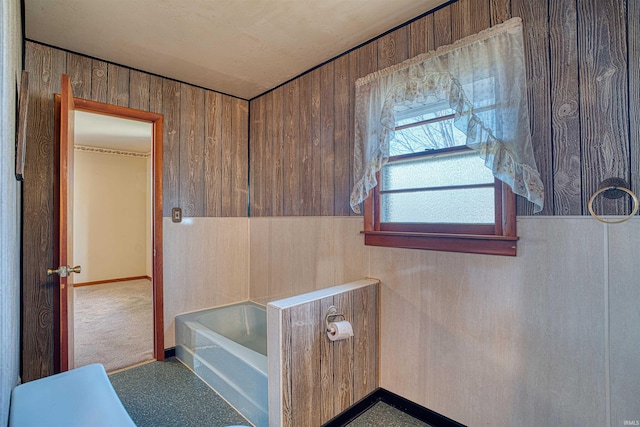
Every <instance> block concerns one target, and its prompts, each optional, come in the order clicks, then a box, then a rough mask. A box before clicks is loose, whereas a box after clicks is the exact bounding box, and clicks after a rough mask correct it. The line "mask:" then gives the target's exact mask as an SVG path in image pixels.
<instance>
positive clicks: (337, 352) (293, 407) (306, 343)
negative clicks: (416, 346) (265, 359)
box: [267, 280, 379, 427]
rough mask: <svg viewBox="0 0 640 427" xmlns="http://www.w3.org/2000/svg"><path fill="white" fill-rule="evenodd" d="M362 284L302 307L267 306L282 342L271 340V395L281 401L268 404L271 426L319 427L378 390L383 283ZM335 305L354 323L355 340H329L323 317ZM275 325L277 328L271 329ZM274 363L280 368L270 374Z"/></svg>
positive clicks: (370, 282) (306, 303) (271, 331)
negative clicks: (381, 289) (379, 323)
mask: <svg viewBox="0 0 640 427" xmlns="http://www.w3.org/2000/svg"><path fill="white" fill-rule="evenodd" d="M362 282H363V283H364V285H359V286H360V287H357V288H355V289H349V290H344V291H342V292H339V293H336V294H334V295H328V296H324V297H322V296H319V297H317V298H316V299H312V300H310V301H306V302H303V303H299V304H295V305H291V306H286V304H284V305H283V306H282V307H278V308H276V307H275V306H273V305H272V304H270V305H269V306H268V308H267V310H268V316H269V334H272V333H274V334H275V335H276V336H279V337H280V339H279V340H273V341H272V340H270V341H269V345H274V344H273V343H274V341H275V342H276V344H275V345H276V347H269V350H268V351H269V355H270V356H269V363H270V368H269V396H278V397H277V398H273V397H270V400H269V421H270V424H273V425H280V426H282V427H287V426H319V425H321V424H323V423H324V422H326V421H328V420H330V419H331V418H333V417H334V416H336V415H338V414H339V413H340V412H342V411H343V410H345V409H346V408H348V407H349V406H351V405H352V404H354V403H355V402H357V401H358V400H360V399H362V398H363V397H364V396H366V395H367V394H369V393H370V392H372V391H373V390H374V389H375V388H376V387H377V386H378V328H379V325H378V318H379V316H378V314H379V313H378V310H379V305H378V288H379V282H377V281H373V280H363V281H362ZM366 282H368V283H366ZM354 283H359V282H354ZM341 286H349V285H341ZM325 291H327V292H331V288H329V289H326V290H325ZM295 298H296V299H300V298H304V295H301V296H299V297H295ZM282 301H286V300H282ZM278 303H279V302H275V303H273V304H275V305H276V306H277V305H278ZM332 305H334V306H336V308H337V309H338V312H340V313H342V314H344V315H345V318H346V320H348V321H349V322H351V325H352V327H353V334H354V335H353V337H352V338H350V339H347V340H343V341H334V342H331V341H330V340H329V339H328V338H327V335H326V333H325V324H324V316H325V313H326V312H327V309H328V308H329V307H330V306H332ZM274 325H278V326H279V328H276V329H272V327H273V326H274ZM277 329H279V330H277ZM276 350H277V351H276ZM276 352H277V353H278V354H277V355H276V354H275V353H276ZM272 355H273V356H272ZM272 357H273V358H272ZM275 361H277V369H272V368H273V367H274V366H275V365H272V363H276V362H275ZM276 370H278V372H276ZM273 374H276V375H273ZM277 374H279V375H277Z"/></svg>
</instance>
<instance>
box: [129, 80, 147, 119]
mask: <svg viewBox="0 0 640 427" xmlns="http://www.w3.org/2000/svg"><path fill="white" fill-rule="evenodd" d="M150 82H151V76H149V74H147V73H143V72H141V71H136V70H131V72H130V73H129V86H130V93H129V107H131V108H135V109H137V110H142V111H149V90H150V88H149V85H150Z"/></svg>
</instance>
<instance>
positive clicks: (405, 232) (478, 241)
mask: <svg viewBox="0 0 640 427" xmlns="http://www.w3.org/2000/svg"><path fill="white" fill-rule="evenodd" d="M376 177H377V180H378V185H377V186H376V187H375V188H374V189H373V190H372V191H371V193H370V194H369V197H368V198H367V199H366V200H365V201H364V202H363V211H364V231H363V234H364V243H365V245H369V246H386V247H394V248H407V249H427V250H436V251H445V252H463V253H474V254H487V255H504V256H516V255H517V241H518V236H517V233H516V197H515V194H514V193H513V192H512V191H511V189H510V188H509V186H508V185H506V184H504V183H503V182H502V181H500V180H498V179H496V180H495V187H494V189H495V193H494V194H495V197H494V201H495V223H494V224H429V223H419V224H416V223H381V222H380V213H381V195H380V186H381V183H382V180H381V172H378V173H377V175H376Z"/></svg>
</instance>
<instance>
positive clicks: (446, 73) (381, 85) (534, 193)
mask: <svg viewBox="0 0 640 427" xmlns="http://www.w3.org/2000/svg"><path fill="white" fill-rule="evenodd" d="M523 49H524V48H523V41H522V22H521V20H520V18H513V19H510V20H509V21H506V22H505V23H503V24H500V25H498V26H495V27H492V28H489V29H487V30H485V31H482V32H480V33H478V34H476V35H473V36H470V37H467V38H465V39H462V40H460V41H459V42H456V43H454V44H452V45H449V46H443V47H442V48H440V49H438V50H436V51H434V52H430V53H426V54H423V55H419V56H417V57H415V58H412V59H409V60H407V61H405V62H403V63H401V64H398V65H394V66H392V67H389V68H386V69H384V70H380V71H377V72H375V73H372V74H369V75H368V76H366V77H363V78H361V79H359V80H357V81H356V106H355V146H354V182H355V183H356V184H355V186H354V188H353V191H352V193H351V200H350V203H351V208H352V209H353V210H354V212H357V213H359V212H360V207H359V204H360V203H361V202H362V201H363V200H365V199H366V198H367V196H368V195H369V192H370V191H371V190H372V189H373V188H374V187H375V186H376V185H377V181H376V173H377V172H378V171H379V170H380V169H381V168H382V167H383V166H384V164H385V163H386V161H387V159H388V158H389V142H390V141H391V140H392V139H393V134H394V127H395V123H396V114H397V113H398V112H399V111H401V110H405V111H406V110H407V109H411V108H420V107H421V106H423V105H425V104H430V103H435V102H446V103H448V105H449V107H450V108H451V109H452V110H453V111H454V112H455V118H454V126H455V127H456V128H458V129H459V130H460V131H462V132H463V133H464V135H465V136H466V145H467V147H469V148H471V149H473V150H475V151H476V152H477V153H478V155H479V156H480V157H482V159H484V162H485V165H486V166H487V167H488V168H489V169H491V170H492V172H493V175H494V176H495V177H496V178H498V179H499V180H501V181H503V182H505V183H506V184H507V185H509V186H510V187H511V189H512V190H513V192H514V193H516V194H519V195H521V196H523V197H525V198H527V199H528V200H530V201H531V202H533V203H534V204H535V209H534V211H535V212H539V211H540V210H542V207H543V200H544V189H543V186H542V182H541V180H540V174H539V173H538V170H537V167H536V163H535V159H534V157H533V148H532V145H531V132H530V130H529V111H528V107H527V92H526V90H527V89H526V68H525V63H524V50H523ZM487 109H491V110H492V111H493V114H491V115H490V117H491V119H487V115H486V114H481V113H480V112H481V111H484V112H486V111H487Z"/></svg>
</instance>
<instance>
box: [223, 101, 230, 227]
mask: <svg viewBox="0 0 640 427" xmlns="http://www.w3.org/2000/svg"><path fill="white" fill-rule="evenodd" d="M232 117H233V114H232V106H231V97H230V96H226V95H223V96H222V119H221V120H222V148H221V150H222V216H225V217H228V216H233V204H232V200H233V182H232V180H231V173H232V170H233V134H232V130H231V126H225V125H224V124H225V123H231V120H232Z"/></svg>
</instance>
